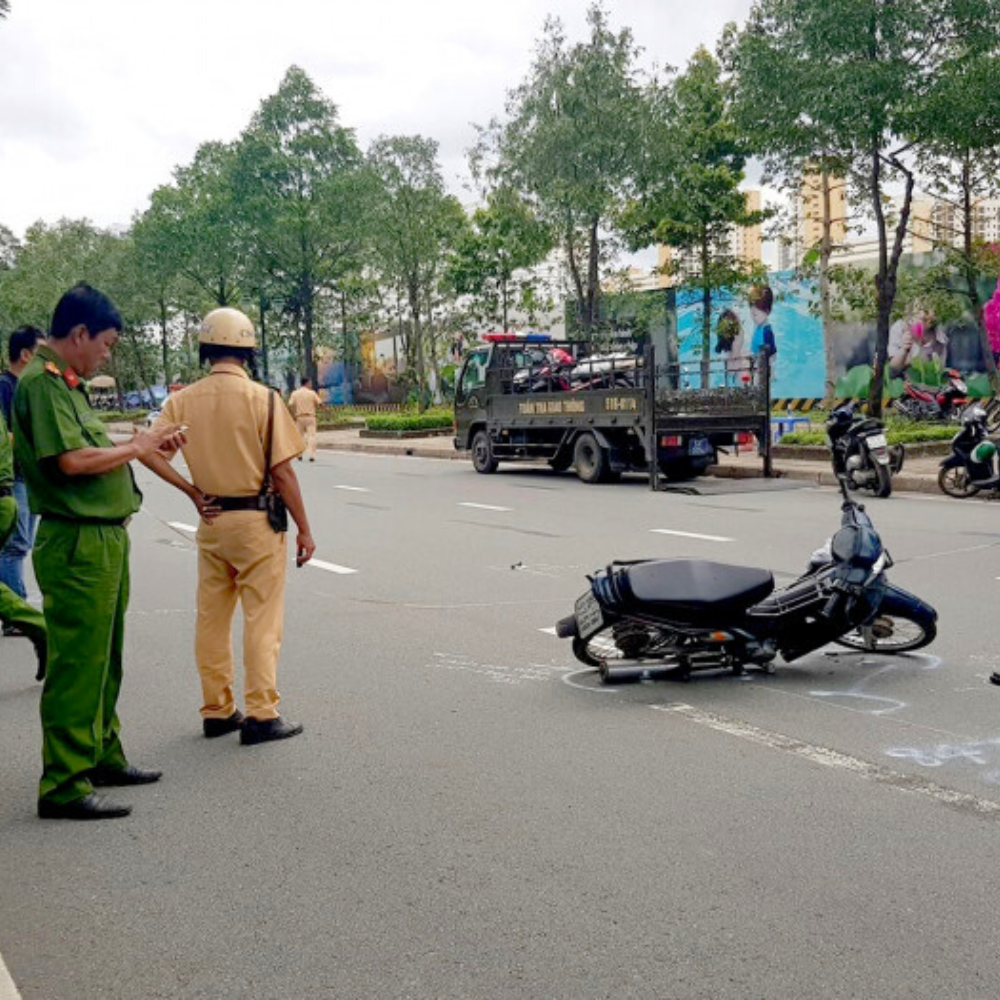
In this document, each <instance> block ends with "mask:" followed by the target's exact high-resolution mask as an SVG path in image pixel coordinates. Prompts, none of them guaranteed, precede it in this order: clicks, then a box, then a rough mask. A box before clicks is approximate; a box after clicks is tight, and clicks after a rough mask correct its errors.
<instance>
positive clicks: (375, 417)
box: [367, 409, 455, 431]
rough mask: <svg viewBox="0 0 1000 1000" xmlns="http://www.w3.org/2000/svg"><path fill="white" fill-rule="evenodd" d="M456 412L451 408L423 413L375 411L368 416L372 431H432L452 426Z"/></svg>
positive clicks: (369, 427) (369, 428) (369, 426)
mask: <svg viewBox="0 0 1000 1000" xmlns="http://www.w3.org/2000/svg"><path fill="white" fill-rule="evenodd" d="M454 421H455V414H454V413H453V412H452V411H451V410H445V409H437V410H425V411H424V412H423V413H373V414H372V415H371V416H370V417H368V420H367V424H368V430H370V431H432V430H440V429H442V428H445V427H451V426H452V424H453V423H454Z"/></svg>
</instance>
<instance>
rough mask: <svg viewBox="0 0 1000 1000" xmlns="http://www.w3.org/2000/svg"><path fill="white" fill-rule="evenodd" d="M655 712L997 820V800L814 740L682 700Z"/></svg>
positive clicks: (999, 804) (999, 817) (999, 812)
mask: <svg viewBox="0 0 1000 1000" xmlns="http://www.w3.org/2000/svg"><path fill="white" fill-rule="evenodd" d="M649 707H650V708H652V709H653V710H654V711H657V712H671V713H673V714H674V715H680V716H683V717H684V718H685V719H687V720H688V721H689V722H693V723H695V724H696V725H699V726H704V727H705V728H707V729H714V730H715V731H716V732H719V733H725V734H727V735H729V736H735V737H736V738H737V739H741V740H746V741H747V742H748V743H756V744H757V745H758V746H763V747H767V748H768V749H770V750H777V751H779V752H781V753H787V754H791V755H792V756H794V757H802V758H804V759H805V760H809V761H812V762H813V763H814V764H821V765H823V767H832V768H837V769H839V770H842V771H847V772H849V773H850V774H854V775H856V776H857V777H859V778H864V779H865V780H866V781H874V782H876V783H877V784H882V785H890V786H891V787H893V788H896V789H898V790H899V791H901V792H910V793H911V794H914V795H923V796H924V797H926V798H929V799H933V800H934V801H935V802H939V803H941V804H942V805H946V806H949V807H951V808H952V809H957V810H958V811H959V812H963V813H967V814H968V813H971V814H973V815H975V816H979V817H981V818H983V819H991V820H994V821H1000V802H994V801H993V800H992V799H983V798H980V797H979V796H978V795H969V794H968V793H966V792H958V791H956V790H955V789H953V788H946V787H945V786H944V785H939V784H937V783H936V782H933V781H927V780H926V779H925V778H921V777H918V776H916V775H910V774H903V773H901V772H900V771H892V770H890V769H889V768H886V767H882V766H881V765H879V764H873V763H872V762H871V761H868V760H864V759H862V758H861V757H852V756H851V755H850V754H846V753H841V751H839V750H833V749H831V748H830V747H822V746H817V745H816V744H814V743H805V742H803V741H802V740H797V739H795V738H794V737H792V736H785V735H784V734H782V733H773V732H770V731H768V730H766V729H760V728H759V727H757V726H754V725H751V724H750V723H749V722H740V721H739V720H737V719H727V718H726V717H725V716H722V715H716V714H715V713H714V712H705V711H703V710H702V709H700V708H695V707H694V706H693V705H687V704H685V703H684V702H673V703H671V704H667V705H650V706H649Z"/></svg>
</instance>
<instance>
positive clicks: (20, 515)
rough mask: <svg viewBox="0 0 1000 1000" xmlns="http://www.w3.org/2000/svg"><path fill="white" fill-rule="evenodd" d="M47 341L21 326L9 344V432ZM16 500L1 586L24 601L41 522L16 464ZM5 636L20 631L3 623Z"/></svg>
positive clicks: (1, 384)
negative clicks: (21, 382)
mask: <svg viewBox="0 0 1000 1000" xmlns="http://www.w3.org/2000/svg"><path fill="white" fill-rule="evenodd" d="M44 339H45V335H44V334H43V333H42V331H41V330H36V329H35V327H33V326H22V327H19V328H18V329H17V330H15V331H14V332H13V333H12V334H11V335H10V338H9V339H8V341H7V357H8V359H9V362H10V367H9V368H8V369H7V371H5V372H4V373H3V374H2V375H0V412H2V413H3V419H4V420H5V421H6V424H7V428H8V430H9V429H10V428H11V426H12V420H11V408H12V407H13V405H14V391H15V390H16V389H17V380H18V379H19V378H20V377H21V373H22V372H23V371H24V369H25V368H26V367H27V365H28V362H29V361H30V360H31V359H32V358H33V357H34V356H35V351H36V350H37V349H38V344H39V343H40V342H41V341H43V340H44ZM13 496H14V499H15V500H16V501H17V520H16V521H15V523H14V528H13V532H12V533H11V535H10V537H9V538H8V539H7V543H6V544H5V545H4V546H3V549H2V550H0V583H3V584H5V585H6V586H8V587H10V589H11V590H12V591H14V593H15V594H17V596H18V597H20V598H21V599H22V600H24V599H26V598H27V596H28V592H27V590H26V589H25V586H24V560H25V559H26V558H27V557H28V553H29V552H30V551H31V546H32V544H33V542H34V540H35V526H36V525H37V524H38V518H37V517H35V516H34V515H33V514H32V513H31V511H30V510H29V509H28V487H27V486H26V485H25V482H24V477H23V476H22V475H21V473H20V470H19V469H18V468H17V464H16V463H15V465H14V484H13ZM3 634H4V635H18V634H19V631H18V629H17V627H16V626H15V625H13V624H8V623H7V622H4V626H3Z"/></svg>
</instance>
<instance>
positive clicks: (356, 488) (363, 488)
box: [334, 486, 371, 493]
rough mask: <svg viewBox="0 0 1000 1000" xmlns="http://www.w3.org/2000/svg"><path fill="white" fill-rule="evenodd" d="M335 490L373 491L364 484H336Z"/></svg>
mask: <svg viewBox="0 0 1000 1000" xmlns="http://www.w3.org/2000/svg"><path fill="white" fill-rule="evenodd" d="M334 489H335V490H347V491H349V492H350V493H371V490H369V489H367V488H366V487H364V486H334Z"/></svg>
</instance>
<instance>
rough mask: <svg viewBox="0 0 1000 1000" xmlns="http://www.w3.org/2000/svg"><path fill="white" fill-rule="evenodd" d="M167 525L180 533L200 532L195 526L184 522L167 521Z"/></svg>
mask: <svg viewBox="0 0 1000 1000" xmlns="http://www.w3.org/2000/svg"><path fill="white" fill-rule="evenodd" d="M167 524H168V526H169V527H171V528H176V529H177V530H178V531H189V532H191V534H194V533H195V532H196V531H197V530H198V529H197V528H196V527H195V526H194V525H193V524H185V523H184V522H183V521H167Z"/></svg>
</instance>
